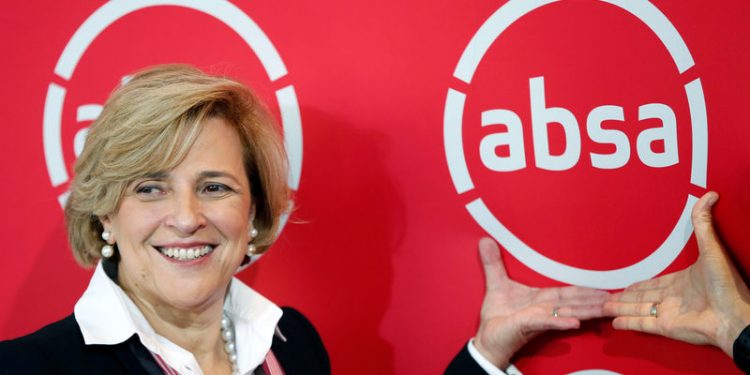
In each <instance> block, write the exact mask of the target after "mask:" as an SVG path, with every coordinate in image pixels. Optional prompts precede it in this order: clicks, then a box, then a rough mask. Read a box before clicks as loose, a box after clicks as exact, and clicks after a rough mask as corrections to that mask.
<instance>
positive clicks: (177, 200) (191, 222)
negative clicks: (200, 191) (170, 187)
mask: <svg viewBox="0 0 750 375" xmlns="http://www.w3.org/2000/svg"><path fill="white" fill-rule="evenodd" d="M165 224H166V225H167V226H168V227H170V228H173V229H175V230H176V231H177V232H179V233H180V234H182V235H191V234H193V233H195V232H196V231H198V229H200V228H202V227H203V226H204V225H205V224H206V218H205V217H204V216H203V207H202V204H201V202H200V199H198V197H196V196H195V194H193V193H192V192H187V191H183V192H178V191H175V193H174V195H173V202H172V209H171V212H170V214H169V215H168V216H167V219H166V222H165Z"/></svg>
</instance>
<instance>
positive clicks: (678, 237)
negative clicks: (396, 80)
mask: <svg viewBox="0 0 750 375" xmlns="http://www.w3.org/2000/svg"><path fill="white" fill-rule="evenodd" d="M694 66H695V62H694V61H693V58H692V56H691V54H690V51H689V50H688V47H687V45H686V44H685V42H684V41H683V39H682V37H681V35H680V33H679V32H678V31H677V29H676V28H675V27H674V25H673V24H672V23H671V22H670V20H669V19H668V18H667V17H666V16H665V15H664V14H663V13H662V12H661V11H660V10H659V9H658V8H656V7H655V6H654V5H653V4H651V3H650V2H648V1H646V0H601V1H595V0H591V1H586V2H583V1H579V2H572V1H550V0H535V1H527V0H510V1H508V2H507V3H506V4H505V5H503V6H502V7H500V8H499V9H498V10H497V11H496V12H495V13H494V14H492V15H491V16H490V18H489V19H487V20H486V21H485V22H484V24H483V25H482V26H481V27H480V28H479V30H478V31H477V32H476V33H475V34H474V36H473V38H471V40H470V42H469V43H468V45H467V46H466V48H465V50H464V51H463V54H462V55H461V58H460V59H459V61H458V64H457V66H456V68H455V71H454V73H453V76H454V77H455V78H456V81H454V82H455V83H453V84H451V88H449V89H448V93H447V99H446V103H445V112H444V124H443V137H444V143H445V152H446V157H447V161H448V168H449V171H450V175H451V178H452V180H453V184H454V186H455V188H456V190H457V192H458V194H459V196H460V197H461V198H462V199H464V201H465V202H467V203H466V208H467V210H468V211H469V213H470V214H471V216H472V217H473V218H474V220H475V221H476V222H477V223H478V224H479V225H480V226H481V227H482V228H483V229H484V230H485V231H487V232H488V233H489V234H490V235H492V236H493V237H494V238H495V239H496V240H497V241H498V242H499V243H500V244H501V245H502V246H503V247H504V248H505V249H507V250H508V252H510V253H511V254H512V255H513V257H515V258H516V259H518V260H519V261H520V262H522V263H523V264H524V265H526V266H527V267H529V268H531V269H533V270H534V271H536V272H539V273H540V274H542V275H544V276H547V277H549V278H551V279H554V280H557V281H560V282H564V283H569V284H574V285H582V286H589V287H596V288H603V289H617V288H623V287H625V286H627V285H630V284H631V283H633V282H636V281H640V280H644V279H648V278H651V277H653V276H655V275H657V274H659V273H660V272H662V271H663V270H665V269H666V267H668V266H669V265H670V264H671V263H672V262H673V261H674V260H675V259H676V258H677V256H678V255H679V254H680V253H681V251H682V249H683V248H684V247H685V245H686V243H687V241H688V239H689V237H690V235H691V233H692V225H691V222H690V210H691V208H692V206H693V204H694V203H695V201H696V200H697V198H696V196H697V195H699V194H701V193H702V191H704V190H705V187H706V174H707V171H706V169H707V158H708V142H707V133H708V130H707V114H706V105H705V100H704V95H703V88H702V86H701V81H700V78H699V77H698V76H697V74H698V73H697V72H696V69H691V68H693V67H694ZM632 228H637V229H636V231H637V232H638V233H639V235H638V236H633V235H631V234H630V233H629V232H630V230H632ZM641 233H643V234H641Z"/></svg>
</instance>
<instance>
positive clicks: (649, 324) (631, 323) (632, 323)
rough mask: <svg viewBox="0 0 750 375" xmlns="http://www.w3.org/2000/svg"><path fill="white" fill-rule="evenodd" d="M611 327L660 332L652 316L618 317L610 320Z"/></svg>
mask: <svg viewBox="0 0 750 375" xmlns="http://www.w3.org/2000/svg"><path fill="white" fill-rule="evenodd" d="M612 327H614V328H615V329H626V330H631V331H639V332H645V333H653V334H660V331H659V328H658V326H657V324H656V319H655V318H653V317H650V316H648V317H631V316H628V317H619V318H615V319H614V320H613V321H612Z"/></svg>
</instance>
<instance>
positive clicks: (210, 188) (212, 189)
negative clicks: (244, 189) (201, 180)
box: [203, 182, 233, 197]
mask: <svg viewBox="0 0 750 375" xmlns="http://www.w3.org/2000/svg"><path fill="white" fill-rule="evenodd" d="M232 191H233V190H232V189H231V188H230V187H229V186H227V185H224V184H220V183H215V182H212V183H209V184H206V185H205V186H204V187H203V192H204V193H205V194H208V195H210V196H214V197H221V196H224V195H227V194H229V193H230V192H232Z"/></svg>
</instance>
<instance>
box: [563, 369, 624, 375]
mask: <svg viewBox="0 0 750 375" xmlns="http://www.w3.org/2000/svg"><path fill="white" fill-rule="evenodd" d="M568 375H621V374H620V373H619V372H614V371H609V370H601V369H591V370H581V371H576V372H571V373H569V374H568Z"/></svg>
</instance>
